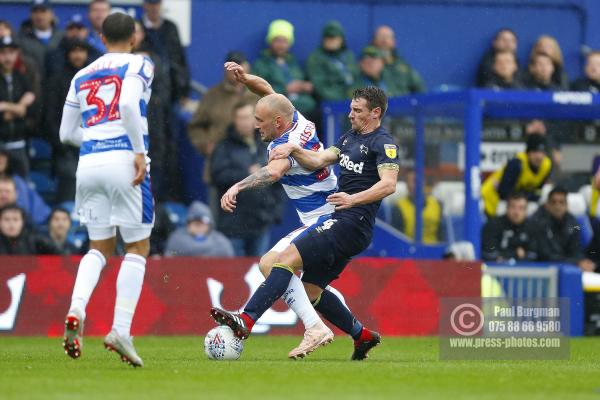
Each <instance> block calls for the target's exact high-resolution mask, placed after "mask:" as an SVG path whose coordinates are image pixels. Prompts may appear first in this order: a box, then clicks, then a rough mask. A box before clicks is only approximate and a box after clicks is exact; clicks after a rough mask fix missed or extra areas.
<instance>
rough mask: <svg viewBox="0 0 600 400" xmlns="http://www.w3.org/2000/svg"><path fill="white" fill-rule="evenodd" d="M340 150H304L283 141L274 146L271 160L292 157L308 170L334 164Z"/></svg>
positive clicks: (294, 144) (333, 148)
mask: <svg viewBox="0 0 600 400" xmlns="http://www.w3.org/2000/svg"><path fill="white" fill-rule="evenodd" d="M339 154H340V151H339V149H338V148H336V147H330V148H328V149H327V150H325V151H319V152H315V151H312V150H306V149H303V148H302V147H300V145H298V144H296V143H285V144H282V145H280V146H277V147H275V148H274V149H273V150H272V151H271V155H270V159H271V160H284V159H286V158H288V157H290V156H291V157H293V158H294V159H295V160H296V161H297V162H298V164H300V165H301V166H302V167H303V168H305V169H307V170H309V171H316V170H318V169H322V168H325V167H327V166H328V165H331V164H335V163H336V162H337V160H338V158H339Z"/></svg>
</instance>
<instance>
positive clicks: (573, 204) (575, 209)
mask: <svg viewBox="0 0 600 400" xmlns="http://www.w3.org/2000/svg"><path fill="white" fill-rule="evenodd" d="M567 206H568V209H569V212H570V213H571V214H573V215H574V216H576V217H579V216H582V215H585V213H586V210H587V206H586V204H585V198H584V197H583V195H582V194H581V193H569V194H567Z"/></svg>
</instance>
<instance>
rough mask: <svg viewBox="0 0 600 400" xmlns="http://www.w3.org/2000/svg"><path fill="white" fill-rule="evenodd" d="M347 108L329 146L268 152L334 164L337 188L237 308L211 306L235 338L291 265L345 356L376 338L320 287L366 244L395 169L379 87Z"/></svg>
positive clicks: (363, 350) (280, 287)
mask: <svg viewBox="0 0 600 400" xmlns="http://www.w3.org/2000/svg"><path fill="white" fill-rule="evenodd" d="M350 108H351V109H350V114H349V118H350V122H351V124H352V129H351V130H350V131H349V132H347V133H346V134H345V135H343V136H342V137H341V138H340V140H339V141H338V143H337V144H336V145H335V146H332V147H330V148H329V149H327V150H326V151H322V152H313V151H310V150H305V149H303V148H301V147H300V146H299V145H297V144H294V143H286V144H283V145H281V146H278V147H276V148H275V149H273V151H272V152H271V159H274V160H276V159H286V158H287V157H290V156H291V157H293V159H294V160H296V162H298V163H299V164H300V165H301V166H303V167H304V168H306V169H309V170H319V169H322V168H324V167H326V166H328V165H332V164H335V163H336V162H339V164H340V178H339V189H338V191H337V192H336V193H334V194H331V195H329V197H328V198H327V201H328V202H329V203H330V204H333V205H334V206H335V212H334V213H333V214H332V215H331V218H330V219H327V220H326V221H324V222H320V223H317V224H315V225H313V226H311V227H309V228H308V230H307V231H308V233H307V234H306V235H304V236H301V237H299V238H297V239H295V240H294V241H293V242H292V244H290V245H289V246H288V247H287V248H286V249H285V250H284V251H283V252H281V253H280V254H279V255H278V257H277V258H276V260H275V263H274V264H273V268H272V271H271V275H269V277H268V278H267V280H266V281H265V283H264V284H263V285H262V286H261V287H260V288H259V289H258V290H257V291H256V292H255V293H254V295H253V296H252V298H251V299H250V300H249V301H248V304H247V305H246V308H245V309H244V312H243V313H242V314H240V315H237V314H231V313H228V312H226V311H223V310H219V309H213V316H214V317H215V319H217V321H218V322H221V323H225V324H227V325H228V326H229V327H231V328H232V330H233V331H234V333H235V334H236V336H238V337H240V338H242V339H244V338H246V337H248V335H249V334H250V331H251V330H252V326H253V325H254V322H255V321H256V320H258V318H260V316H261V315H262V314H263V313H264V312H265V311H266V310H268V309H269V307H271V306H272V304H273V303H274V301H275V300H276V299H278V298H279V297H280V296H281V294H283V292H284V291H285V288H286V287H287V285H288V283H289V281H290V279H291V277H292V275H293V273H294V271H296V270H300V269H302V270H303V271H304V274H303V276H302V281H303V283H304V287H305V289H306V291H307V293H308V297H309V298H310V300H311V301H312V302H313V305H314V306H315V308H316V309H317V310H318V311H319V312H320V313H321V314H322V315H323V316H325V318H327V319H328V320H329V321H330V322H332V323H334V324H335V325H336V326H337V327H338V328H340V329H341V330H343V331H344V332H346V333H348V334H350V335H351V336H352V337H353V339H354V347H355V349H354V354H353V355H352V359H353V360H362V359H364V358H366V357H367V353H368V351H369V350H370V349H371V348H373V347H374V346H376V345H377V344H379V342H380V340H381V339H380V337H379V334H377V333H376V332H373V331H370V330H368V329H366V328H364V327H363V326H362V324H361V323H360V322H359V321H358V320H357V319H356V318H355V317H354V315H353V314H352V312H351V311H350V310H349V309H348V308H346V307H345V306H344V304H343V303H342V302H341V301H340V300H339V299H338V298H337V297H336V296H335V295H332V294H331V293H329V292H328V291H327V290H324V289H325V288H326V287H327V285H329V283H331V282H332V281H333V280H335V279H337V278H338V276H339V274H340V273H341V272H342V271H343V270H344V268H345V266H346V265H347V264H348V262H349V261H350V259H351V258H352V257H354V256H356V255H357V254H359V253H360V252H362V251H363V250H365V249H366V248H367V247H368V246H369V243H370V242H371V238H372V236H373V227H374V225H375V215H376V214H377V210H378V208H379V206H380V204H381V200H382V199H383V198H385V197H386V196H388V195H390V194H392V193H394V192H395V190H396V181H397V176H398V170H399V166H398V155H397V147H396V145H395V144H394V141H393V139H392V137H391V135H390V134H389V133H388V132H387V131H386V130H385V129H384V128H382V127H381V119H382V118H383V116H384V114H385V111H386V109H387V97H386V95H385V93H384V92H383V91H382V90H381V89H379V88H377V87H372V86H370V87H366V88H362V89H358V90H356V91H355V92H354V95H353V99H352V103H351V105H350ZM215 312H216V313H215Z"/></svg>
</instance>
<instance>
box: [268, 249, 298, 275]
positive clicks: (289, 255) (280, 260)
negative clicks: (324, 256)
mask: <svg viewBox="0 0 600 400" xmlns="http://www.w3.org/2000/svg"><path fill="white" fill-rule="evenodd" d="M273 263H274V264H275V263H276V264H283V265H285V266H287V267H290V268H292V269H294V270H297V269H300V268H302V258H301V257H300V253H298V250H297V249H296V247H295V246H294V245H291V246H288V247H287V248H286V249H285V250H284V251H283V252H281V253H279V254H277V256H276V257H275V259H274V261H273Z"/></svg>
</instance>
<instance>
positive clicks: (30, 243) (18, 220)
mask: <svg viewBox="0 0 600 400" xmlns="http://www.w3.org/2000/svg"><path fill="white" fill-rule="evenodd" d="M25 222H26V221H25V212H24V211H23V209H21V208H20V207H19V206H17V205H14V204H12V205H7V206H4V207H2V208H0V255H35V254H59V251H58V249H56V247H55V246H54V244H53V243H52V242H51V241H50V240H49V239H47V238H46V237H44V236H42V235H40V234H38V233H36V232H34V231H31V230H30V229H29V228H28V227H27V225H26V223H25Z"/></svg>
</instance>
